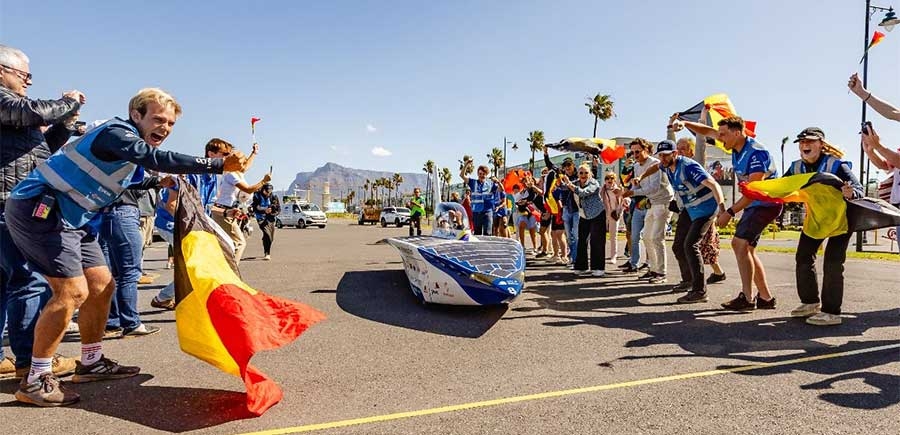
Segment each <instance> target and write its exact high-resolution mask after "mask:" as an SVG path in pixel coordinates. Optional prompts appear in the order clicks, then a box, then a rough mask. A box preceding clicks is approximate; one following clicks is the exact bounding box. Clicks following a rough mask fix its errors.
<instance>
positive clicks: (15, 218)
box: [6, 196, 106, 278]
mask: <svg viewBox="0 0 900 435" xmlns="http://www.w3.org/2000/svg"><path fill="white" fill-rule="evenodd" d="M40 198H41V197H40V196H38V197H35V198H29V199H21V200H20V199H10V200H9V201H7V202H6V223H7V227H8V228H9V234H10V236H12V239H13V242H15V244H16V246H18V247H19V250H20V251H21V252H22V255H23V256H24V257H25V259H26V260H28V263H29V264H30V265H31V266H32V267H33V268H34V270H35V271H36V272H38V273H40V274H42V275H45V276H49V277H52V278H74V277H77V276H82V275H84V269H88V268H91V267H98V266H106V258H105V257H104V256H103V251H102V250H100V244H99V243H98V242H97V234H96V233H95V232H94V231H90V230H89V229H88V227H87V225H85V226H84V227H81V228H77V229H71V228H66V227H65V226H64V225H63V222H62V219H61V218H60V216H59V209H58V208H57V207H53V209H52V210H51V211H50V215H49V216H47V218H46V219H39V218H36V217H34V216H32V213H33V212H34V207H35V205H37V203H38V202H39V201H40Z"/></svg>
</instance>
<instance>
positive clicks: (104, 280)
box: [78, 266, 116, 343]
mask: <svg viewBox="0 0 900 435" xmlns="http://www.w3.org/2000/svg"><path fill="white" fill-rule="evenodd" d="M84 277H85V278H86V279H87V286H88V291H89V294H88V297H87V300H85V301H84V305H82V306H81V310H80V311H79V312H78V330H79V331H80V333H81V342H82V343H99V342H100V341H101V340H103V330H104V329H105V328H106V318H107V317H109V303H110V301H111V300H112V296H113V293H115V291H116V284H115V282H114V281H113V279H112V275H110V273H109V269H108V268H107V267H106V266H99V267H92V268H89V269H85V270H84Z"/></svg>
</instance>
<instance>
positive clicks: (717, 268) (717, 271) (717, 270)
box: [709, 263, 725, 275]
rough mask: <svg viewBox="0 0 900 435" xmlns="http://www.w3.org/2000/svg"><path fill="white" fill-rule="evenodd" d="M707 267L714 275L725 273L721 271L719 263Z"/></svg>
mask: <svg viewBox="0 0 900 435" xmlns="http://www.w3.org/2000/svg"><path fill="white" fill-rule="evenodd" d="M709 267H711V268H712V271H713V273H714V274H716V275H721V274H723V273H725V271H724V270H722V266H720V265H719V263H713V264H710V265H709Z"/></svg>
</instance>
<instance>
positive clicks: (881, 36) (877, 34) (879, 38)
mask: <svg viewBox="0 0 900 435" xmlns="http://www.w3.org/2000/svg"><path fill="white" fill-rule="evenodd" d="M883 39H884V33H881V32H879V31H877V30H876V31H875V33H874V34H873V35H872V41H870V42H869V46H868V47H866V51H864V52H863V56H862V58H861V59H860V60H859V63H863V60H865V59H866V56H867V55H868V54H869V50H870V49H871V48H872V47H874V46H876V45H878V44H880V43H881V41H882V40H883Z"/></svg>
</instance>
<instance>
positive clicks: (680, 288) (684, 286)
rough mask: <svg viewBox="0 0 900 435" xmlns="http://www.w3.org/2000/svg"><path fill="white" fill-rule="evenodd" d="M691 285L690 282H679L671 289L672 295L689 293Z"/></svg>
mask: <svg viewBox="0 0 900 435" xmlns="http://www.w3.org/2000/svg"><path fill="white" fill-rule="evenodd" d="M691 287H693V284H691V282H690V281H681V282H679V283H678V284H677V285H675V287H672V293H684V292H686V291H690V290H691Z"/></svg>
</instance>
